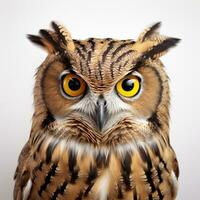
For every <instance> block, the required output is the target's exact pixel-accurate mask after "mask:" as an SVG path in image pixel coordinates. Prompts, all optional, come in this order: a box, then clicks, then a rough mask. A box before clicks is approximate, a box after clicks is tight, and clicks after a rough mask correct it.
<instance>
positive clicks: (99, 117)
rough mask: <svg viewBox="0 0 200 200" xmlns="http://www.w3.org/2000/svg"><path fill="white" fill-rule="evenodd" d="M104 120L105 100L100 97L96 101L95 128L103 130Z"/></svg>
mask: <svg viewBox="0 0 200 200" xmlns="http://www.w3.org/2000/svg"><path fill="white" fill-rule="evenodd" d="M106 118H107V108H106V100H105V99H104V97H103V96H102V95H100V96H99V98H98V100H97V108H96V122H97V127H98V128H99V130H100V131H102V129H103V126H104V124H105V121H106Z"/></svg>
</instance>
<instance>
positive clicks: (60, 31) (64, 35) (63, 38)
mask: <svg viewBox="0 0 200 200" xmlns="http://www.w3.org/2000/svg"><path fill="white" fill-rule="evenodd" d="M51 26H52V28H53V29H54V30H55V32H56V33H57V36H58V39H59V41H60V44H61V46H62V47H63V48H64V49H66V51H67V52H69V53H70V52H71V53H72V52H73V51H74V49H75V45H74V42H73V39H72V37H71V34H70V32H69V31H68V30H67V29H66V28H65V27H64V26H62V25H59V24H57V23H56V22H54V21H53V22H51Z"/></svg>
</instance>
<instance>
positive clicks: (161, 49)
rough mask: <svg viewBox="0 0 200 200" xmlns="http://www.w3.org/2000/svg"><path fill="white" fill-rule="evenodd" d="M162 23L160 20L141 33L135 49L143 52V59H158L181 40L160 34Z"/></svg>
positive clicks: (134, 46)
mask: <svg viewBox="0 0 200 200" xmlns="http://www.w3.org/2000/svg"><path fill="white" fill-rule="evenodd" d="M160 25H161V23H160V22H158V23H156V24H154V25H152V26H151V27H149V28H148V29H146V30H145V31H144V32H142V33H141V34H140V36H139V37H138V39H137V41H136V43H135V44H134V45H133V49H134V50H135V51H137V52H138V53H140V54H141V58H143V59H148V58H151V59H158V58H159V57H161V56H162V55H164V54H165V53H167V51H168V50H169V49H170V48H171V47H174V46H176V44H177V43H178V42H179V41H180V39H178V38H170V37H166V36H163V35H160V34H159V32H158V31H157V30H158V28H159V27H160Z"/></svg>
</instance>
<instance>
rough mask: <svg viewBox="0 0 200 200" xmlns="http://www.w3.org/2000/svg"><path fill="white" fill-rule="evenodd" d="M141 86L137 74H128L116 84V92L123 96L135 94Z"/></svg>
mask: <svg viewBox="0 0 200 200" xmlns="http://www.w3.org/2000/svg"><path fill="white" fill-rule="evenodd" d="M140 88H141V79H140V78H139V77H138V76H135V75H130V76H127V77H126V78H123V79H121V80H120V81H119V82H118V83H117V85H116V90H117V92H118V93H119V94H120V95H122V96H124V97H134V96H136V95H137V94H138V93H139V91H140Z"/></svg>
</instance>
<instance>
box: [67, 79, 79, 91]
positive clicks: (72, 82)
mask: <svg viewBox="0 0 200 200" xmlns="http://www.w3.org/2000/svg"><path fill="white" fill-rule="evenodd" d="M80 87H81V83H80V81H79V80H78V79H77V78H71V79H70V81H69V88H70V89H71V90H74V91H76V90H79V89H80Z"/></svg>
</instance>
